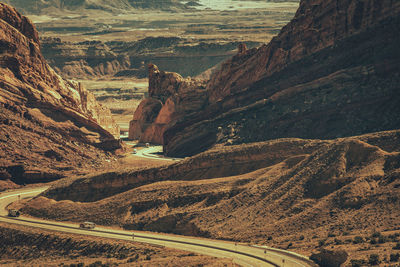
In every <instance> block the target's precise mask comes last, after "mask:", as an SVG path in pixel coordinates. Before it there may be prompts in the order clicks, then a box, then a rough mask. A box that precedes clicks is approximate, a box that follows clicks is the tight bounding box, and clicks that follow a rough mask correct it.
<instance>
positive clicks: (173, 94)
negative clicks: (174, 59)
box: [129, 64, 207, 144]
mask: <svg viewBox="0 0 400 267" xmlns="http://www.w3.org/2000/svg"><path fill="white" fill-rule="evenodd" d="M206 99H207V97H206V91H205V87H204V83H203V82H202V81H200V80H196V79H192V78H186V79H185V78H182V76H180V75H179V74H177V73H172V72H165V71H160V70H159V69H158V68H157V66H155V65H153V64H150V65H149V98H147V99H145V100H143V101H142V103H141V104H140V105H139V107H138V109H137V110H136V111H135V114H134V116H133V120H132V121H131V122H130V127H129V138H130V139H139V140H140V141H142V142H151V143H158V144H162V143H163V134H164V132H165V131H166V130H167V129H169V128H170V127H171V125H173V124H174V123H176V122H177V121H178V120H179V119H181V118H183V117H184V116H186V115H187V114H190V113H192V112H196V111H198V110H200V109H201V108H202V107H203V106H204V105H205V104H206Z"/></svg>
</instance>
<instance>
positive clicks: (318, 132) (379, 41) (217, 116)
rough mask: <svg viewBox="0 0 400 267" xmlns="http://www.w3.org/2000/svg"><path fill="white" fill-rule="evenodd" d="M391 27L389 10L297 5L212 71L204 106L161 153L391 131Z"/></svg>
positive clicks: (358, 0)
mask: <svg viewBox="0 0 400 267" xmlns="http://www.w3.org/2000/svg"><path fill="white" fill-rule="evenodd" d="M399 21H400V2H398V1H391V0H328V1H323V0H309V1H306V0H303V1H301V3H300V7H299V9H298V11H297V13H296V15H295V17H294V18H293V20H292V21H291V22H290V23H289V24H288V25H286V26H285V27H284V28H283V29H282V30H281V32H280V33H279V34H278V36H276V37H275V38H273V40H272V41H271V42H270V43H269V44H268V45H264V46H262V47H260V48H259V49H251V50H247V51H246V50H245V49H243V48H241V47H240V48H239V53H238V54H237V55H235V56H234V57H233V58H232V59H230V60H229V61H227V62H225V63H224V64H222V66H221V69H220V70H219V71H217V72H216V73H214V75H213V76H212V77H211V79H210V81H209V82H208V83H207V93H208V95H209V99H208V103H209V105H208V106H207V107H204V108H203V109H202V110H199V111H198V112H197V113H195V114H192V115H191V116H189V117H186V118H185V120H181V121H179V122H178V123H176V124H175V125H173V126H171V127H170V128H169V129H168V130H167V131H166V132H165V133H164V140H163V141H164V151H166V153H168V154H169V155H171V156H189V155H193V154H195V153H199V152H201V151H204V150H205V149H207V148H210V147H211V146H213V145H214V144H215V143H218V142H220V143H227V144H229V143H242V142H255V141H263V140H269V139H275V138H282V137H300V138H324V139H326V138H336V137H342V136H351V135H359V134H364V133H369V132H374V131H383V130H392V129H398V128H399V127H400V119H399V117H398V116H397V115H396V114H398V113H399V112H400V110H399V106H400V99H399V96H400V94H399V88H398V84H399V82H400V81H399V69H400V59H399V53H398V51H399V49H398V45H397V44H398V43H399V36H398V34H397V32H399V29H400V23H399ZM219 127H221V128H222V130H221V131H220V130H218V129H219Z"/></svg>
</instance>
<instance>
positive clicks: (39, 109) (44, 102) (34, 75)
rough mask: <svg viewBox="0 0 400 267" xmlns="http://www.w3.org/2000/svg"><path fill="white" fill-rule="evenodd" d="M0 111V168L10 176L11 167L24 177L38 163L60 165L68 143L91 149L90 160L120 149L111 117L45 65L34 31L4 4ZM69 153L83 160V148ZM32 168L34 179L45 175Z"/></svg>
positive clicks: (0, 28)
mask: <svg viewBox="0 0 400 267" xmlns="http://www.w3.org/2000/svg"><path fill="white" fill-rule="evenodd" d="M0 110H1V112H0V121H1V124H0V127H1V128H2V131H1V140H2V143H1V151H0V152H1V165H0V166H1V167H3V168H5V169H6V171H5V172H8V173H9V175H10V176H13V173H14V174H15V173H16V172H13V171H11V172H10V171H9V170H10V169H9V167H10V166H11V165H12V166H14V165H16V166H20V165H21V163H23V165H24V166H22V167H21V168H20V169H21V170H22V173H24V170H26V167H29V165H32V164H33V162H32V161H40V160H39V158H43V159H44V160H49V159H56V158H57V160H56V161H62V158H63V157H64V153H65V154H68V153H67V151H66V150H69V148H71V149H72V147H70V146H69V145H68V144H67V143H70V142H77V143H80V144H82V145H83V144H84V145H86V146H87V145H90V146H91V147H92V148H91V149H87V150H88V152H87V156H88V157H90V156H89V154H91V153H94V154H95V152H94V150H96V149H95V147H98V148H100V149H103V150H110V151H112V150H115V149H117V148H120V147H121V146H120V143H119V141H118V140H117V139H116V137H119V127H118V126H117V125H116V123H115V122H114V120H113V118H112V116H111V112H110V111H109V110H108V109H107V108H105V107H103V106H101V105H100V104H98V103H97V102H96V100H95V98H94V96H93V94H91V93H90V92H88V91H87V90H86V89H85V88H84V87H83V86H82V85H81V84H79V83H77V82H74V81H69V80H65V79H63V78H61V77H60V76H59V75H58V74H57V73H56V72H55V71H54V70H53V69H52V68H51V67H50V66H49V65H48V64H47V63H46V60H45V59H44V57H43V56H42V54H41V51H40V41H39V35H38V32H37V30H36V28H35V26H34V25H33V24H32V22H31V21H30V20H29V19H28V18H26V17H24V16H22V15H21V14H19V13H18V12H17V11H16V10H15V9H14V8H13V7H10V6H8V5H6V4H0ZM3 142H4V143H3ZM27 142H28V143H29V144H26V143H27ZM33 146H36V147H37V151H35V152H34V151H32V149H33ZM35 150H36V149H35ZM63 150H64V152H63ZM46 151H47V152H48V154H46ZM78 151H79V152H78ZM89 151H90V152H89ZM19 152H21V154H19ZM69 152H71V153H72V154H75V156H78V158H80V157H82V156H83V155H85V152H84V150H83V151H82V149H81V148H79V149H77V150H75V152H74V151H72V150H70V151H69ZM35 153H38V154H41V156H38V155H35ZM81 153H83V154H81ZM91 156H93V154H91ZM31 160H32V161H31ZM42 163H43V162H42ZM46 164H47V163H46ZM26 165H28V166H26ZM33 165H35V167H37V168H36V169H37V170H38V172H39V174H37V175H36V177H42V178H43V177H45V176H46V175H43V174H40V169H41V168H40V167H41V166H42V167H43V165H41V163H40V162H36V163H35V164H33ZM47 166H48V165H47ZM31 167H32V166H31ZM53 167H54V166H53ZM51 168H52V167H51V164H50V169H51ZM43 169H45V168H43ZM7 170H8V171H7ZM42 171H43V170H42ZM57 173H58V174H59V172H57ZM20 174H21V173H20ZM58 174H57V175H51V174H49V175H48V178H47V179H53V178H54V177H58ZM21 175H22V174H21ZM21 175H19V176H20V178H21ZM5 176H6V177H8V175H5ZM17 176H18V175H17ZM32 177H35V174H32ZM25 178H27V177H25ZM17 180H18V179H17ZM27 180H29V178H27ZM33 180H34V179H33Z"/></svg>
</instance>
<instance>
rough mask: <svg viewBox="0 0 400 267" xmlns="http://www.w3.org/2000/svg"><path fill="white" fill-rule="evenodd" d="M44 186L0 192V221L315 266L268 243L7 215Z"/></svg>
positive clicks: (247, 261)
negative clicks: (89, 226) (82, 226)
mask: <svg viewBox="0 0 400 267" xmlns="http://www.w3.org/2000/svg"><path fill="white" fill-rule="evenodd" d="M47 188H48V187H41V188H29V189H19V190H13V191H9V192H5V193H2V194H0V221H1V222H6V223H13V224H20V225H24V226H30V227H35V228H43V229H46V230H54V231H59V232H67V233H73V234H82V235H90V236H98V237H103V238H112V239H120V240H128V241H132V240H134V241H136V242H142V243H148V244H152V245H159V246H164V247H169V248H174V249H179V250H185V251H190V252H195V253H198V254H203V255H209V256H214V257H224V258H232V259H233V260H234V262H235V263H237V264H239V265H241V266H287V267H292V266H293V267H301V266H304V267H305V266H317V265H316V264H314V263H313V262H311V261H310V260H308V259H307V258H305V257H303V256H300V255H298V254H295V253H291V252H288V251H283V250H278V249H273V248H269V247H254V246H249V245H247V244H239V243H233V242H225V241H220V240H211V239H204V238H194V237H185V236H178V235H169V234H158V233H151V232H139V231H123V230H116V229H110V228H103V227H96V228H95V229H94V230H87V229H80V228H79V225H78V224H73V223H61V222H53V221H45V220H39V219H33V218H27V217H23V216H22V217H19V218H10V217H8V216H7V211H6V210H5V209H6V207H7V206H8V205H9V204H10V203H12V202H14V201H17V200H18V199H19V198H21V199H22V198H28V197H34V196H36V195H38V194H40V193H41V192H43V191H45V190H46V189H47Z"/></svg>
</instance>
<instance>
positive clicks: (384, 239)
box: [378, 235, 388, 244]
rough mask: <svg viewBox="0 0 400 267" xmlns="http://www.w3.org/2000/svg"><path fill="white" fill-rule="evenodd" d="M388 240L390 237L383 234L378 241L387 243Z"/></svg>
mask: <svg viewBox="0 0 400 267" xmlns="http://www.w3.org/2000/svg"><path fill="white" fill-rule="evenodd" d="M387 241H388V238H387V237H386V236H384V235H381V236H379V237H378V243H379V244H383V243H386V242H387Z"/></svg>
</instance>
